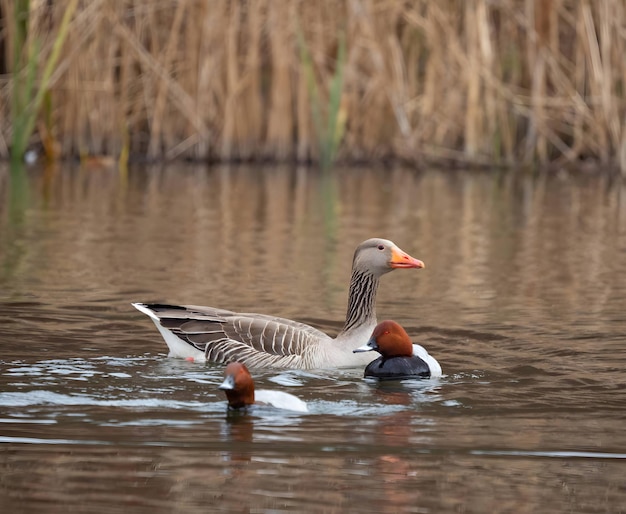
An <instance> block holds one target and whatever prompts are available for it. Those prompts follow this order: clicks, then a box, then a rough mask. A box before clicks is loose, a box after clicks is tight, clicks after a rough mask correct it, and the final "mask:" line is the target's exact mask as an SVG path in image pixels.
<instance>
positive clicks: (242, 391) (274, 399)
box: [219, 362, 309, 412]
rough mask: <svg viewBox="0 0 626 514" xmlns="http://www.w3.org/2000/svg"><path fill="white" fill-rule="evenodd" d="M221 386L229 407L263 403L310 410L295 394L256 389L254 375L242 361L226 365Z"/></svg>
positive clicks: (298, 409)
mask: <svg viewBox="0 0 626 514" xmlns="http://www.w3.org/2000/svg"><path fill="white" fill-rule="evenodd" d="M219 387H220V389H222V390H223V391H224V392H225V393H226V399H227V400H228V408H229V409H245V408H247V407H250V406H252V405H259V404H262V405H271V406H272V407H276V408H278V409H287V410H293V411H298V412H308V410H309V409H308V408H307V406H306V403H305V402H303V401H302V400H301V399H300V398H298V397H297V396H294V395H293V394H289V393H286V392H284V391H273V390H269V389H259V390H258V391H255V389H254V380H253V379H252V375H250V372H249V371H248V368H246V366H245V365H244V364H242V363H240V362H231V363H230V364H228V366H226V369H225V370H224V382H222V385H220V386H219Z"/></svg>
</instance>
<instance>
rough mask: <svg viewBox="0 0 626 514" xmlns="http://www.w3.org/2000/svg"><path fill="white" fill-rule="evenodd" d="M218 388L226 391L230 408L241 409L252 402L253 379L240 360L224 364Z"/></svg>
mask: <svg viewBox="0 0 626 514" xmlns="http://www.w3.org/2000/svg"><path fill="white" fill-rule="evenodd" d="M220 389H222V390H223V391H224V392H225V393H226V398H227V399H228V406H229V407H230V408H232V409H241V408H242V407H245V406H247V405H252V404H253V403H254V380H252V376H251V375H250V372H249V371H248V368H246V366H245V364H242V363H241V362H231V363H230V364H228V366H226V369H225V370H224V382H222V385H220Z"/></svg>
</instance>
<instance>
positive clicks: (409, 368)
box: [365, 355, 430, 380]
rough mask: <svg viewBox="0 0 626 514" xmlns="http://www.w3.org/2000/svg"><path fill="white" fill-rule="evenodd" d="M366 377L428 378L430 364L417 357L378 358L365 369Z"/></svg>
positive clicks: (385, 378) (391, 378) (386, 378)
mask: <svg viewBox="0 0 626 514" xmlns="http://www.w3.org/2000/svg"><path fill="white" fill-rule="evenodd" d="M365 376H366V377H375V378H378V379H380V380H399V379H402V378H428V377H430V368H429V367H428V364H426V362H424V361H423V360H422V359H420V358H419V357H416V356H415V355H414V356H412V357H389V358H384V357H378V359H376V360H374V361H372V362H370V363H369V364H368V365H367V367H366V368H365Z"/></svg>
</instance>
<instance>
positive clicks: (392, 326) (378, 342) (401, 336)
mask: <svg viewBox="0 0 626 514" xmlns="http://www.w3.org/2000/svg"><path fill="white" fill-rule="evenodd" d="M367 345H368V346H369V347H370V348H371V349H372V350H376V351H377V352H378V353H380V354H381V355H382V356H383V357H410V356H411V355H413V343H412V342H411V338H410V337H409V335H408V334H407V333H406V330H404V328H402V326H401V325H400V324H399V323H396V322H395V321H391V320H385V321H381V322H380V323H379V324H378V325H376V328H374V332H372V336H371V337H370V340H369V341H368V342H367Z"/></svg>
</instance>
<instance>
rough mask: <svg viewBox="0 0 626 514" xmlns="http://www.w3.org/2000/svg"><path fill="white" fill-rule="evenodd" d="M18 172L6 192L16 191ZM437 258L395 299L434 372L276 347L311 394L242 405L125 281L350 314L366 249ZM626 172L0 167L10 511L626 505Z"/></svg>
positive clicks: (384, 301)
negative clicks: (173, 345) (370, 241)
mask: <svg viewBox="0 0 626 514" xmlns="http://www.w3.org/2000/svg"><path fill="white" fill-rule="evenodd" d="M11 193H12V194H11ZM373 236H379V237H386V238H388V239H392V240H393V241H394V242H396V243H397V244H398V245H399V246H400V247H401V248H402V249H404V250H405V251H407V252H408V253H410V254H411V255H413V256H415V257H417V258H419V259H421V260H423V261H424V262H425V263H426V268H425V269H423V270H399V271H395V272H393V273H391V274H388V275H385V276H384V277H383V278H382V279H381V285H380V289H379V295H378V302H377V307H378V317H379V319H385V318H392V319H395V320H397V321H398V322H400V323H401V324H403V325H404V326H405V328H406V329H407V331H408V333H409V335H410V336H411V337H412V338H413V340H414V341H416V342H419V343H421V344H423V345H424V346H425V347H426V348H427V349H428V350H429V351H430V353H431V354H433V355H434V356H436V357H437V358H438V360H439V361H440V363H441V365H442V367H443V371H444V376H443V377H442V378H440V379H436V380H422V381H406V382H393V383H384V384H376V383H371V382H366V381H364V380H363V379H362V372H363V370H362V369H341V370H334V371H333V370H308V371H294V370H284V371H281V370H263V371H256V372H255V379H256V382H257V387H260V388H268V387H271V388H275V389H283V390H289V391H291V392H293V393H294V394H297V395H298V396H300V397H301V398H302V399H304V400H305V401H307V402H308V404H309V408H310V412H309V413H307V414H296V413H289V412H285V411H279V410H273V409H270V408H261V409H258V410H256V411H255V412H253V413H250V414H243V415H229V414H227V412H226V403H225V398H224V395H223V393H222V391H219V390H218V389H217V386H218V385H219V383H220V382H221V379H222V372H223V368H222V367H221V366H215V365H211V364H200V363H192V362H186V361H183V360H175V359H169V358H167V356H166V346H165V344H164V342H163V341H162V339H161V337H160V335H159V334H158V332H157V331H156V329H155V327H154V325H153V324H152V323H151V322H150V320H149V319H148V318H147V317H145V316H144V315H143V314H141V313H139V312H137V311H135V310H134V309H133V308H132V307H131V306H130V303H131V302H133V301H165V302H170V303H182V304H184V303H194V304H202V305H213V306H220V307H224V308H229V309H234V310H246V311H257V312H263V313H269V314H275V315H279V316H283V317H288V318H292V319H297V320H299V321H304V322H307V323H310V324H313V325H315V326H316V327H318V328H321V329H322V330H325V331H327V332H329V333H332V334H335V333H336V332H337V331H338V330H339V329H340V328H341V325H342V322H343V319H344V315H345V308H346V300H347V288H348V281H349V277H350V266H351V259H352V253H353V251H354V248H355V246H356V245H357V244H358V243H359V242H360V241H362V240H364V239H366V238H368V237H373ZM625 307H626V185H625V184H624V183H622V181H621V180H619V179H611V178H610V177H608V176H606V175H604V174H603V173H602V172H599V173H598V174H597V175H570V174H567V173H563V172H562V173H555V174H552V175H541V174H538V175H532V174H521V173H501V172H498V171H480V172H469V171H437V170H428V171H419V172H418V171H414V170H409V169H402V168H397V169H396V168H394V169H359V168H350V169H337V170H336V171H335V173H334V174H333V175H332V176H330V177H326V176H321V175H320V174H319V173H318V172H317V171H315V170H309V169H306V168H290V167H267V168H258V167H213V168H206V167H200V166H189V165H171V166H168V167H155V168H136V169H131V170H130V171H129V173H128V174H120V173H118V172H117V171H116V170H111V169H89V170H85V169H83V170H81V169H78V168H73V167H67V166H66V167H61V168H59V169H56V170H47V171H44V170H40V169H32V170H30V171H29V172H28V174H27V176H26V177H25V180H24V183H23V184H16V183H15V182H13V184H12V183H11V181H10V178H9V174H8V171H7V170H6V169H5V168H2V169H0V352H1V353H0V505H2V506H3V509H2V510H3V512H23V513H35V512H36V513H40V512H47V513H57V512H58V513H67V512H94V513H95V512H97V513H105V512H122V511H124V512H138V513H142V512H145V513H150V514H158V513H162V512H163V513H165V512H167V513H171V512H185V513H195V512H198V513H200V512H202V513H205V512H218V511H229V512H230V511H232V512H259V513H260V512H268V513H270V512H271V513H276V512H293V511H309V512H329V513H343V512H359V513H363V512H394V513H395V512H416V513H440V512H511V513H526V512H527V513H537V512H602V513H606V512H623V511H624V510H626V478H625V477H626V430H625V429H624V427H625V426H626V371H625V370H626V309H625Z"/></svg>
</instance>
